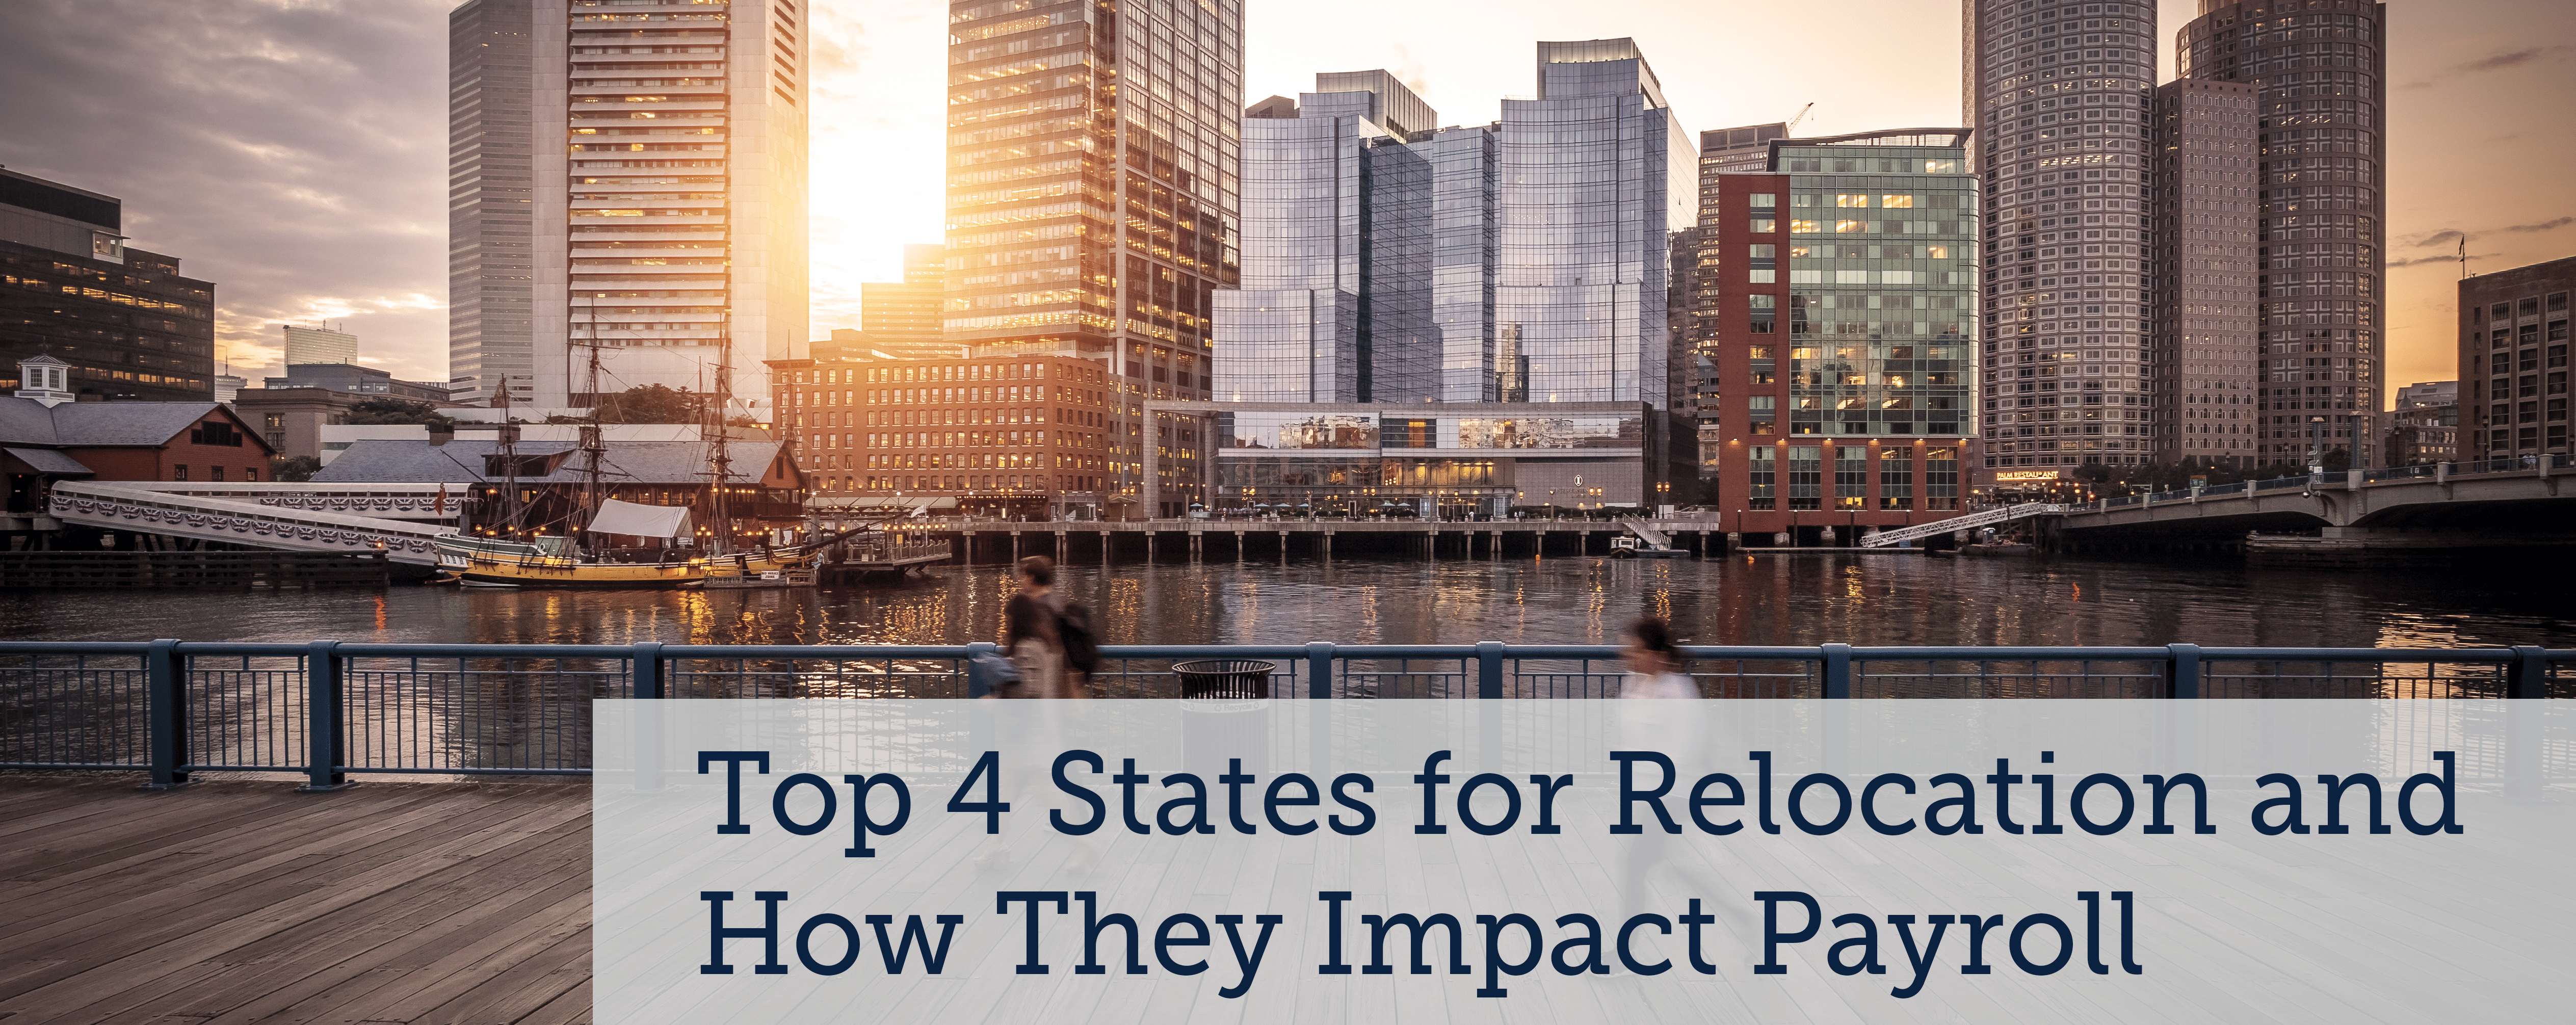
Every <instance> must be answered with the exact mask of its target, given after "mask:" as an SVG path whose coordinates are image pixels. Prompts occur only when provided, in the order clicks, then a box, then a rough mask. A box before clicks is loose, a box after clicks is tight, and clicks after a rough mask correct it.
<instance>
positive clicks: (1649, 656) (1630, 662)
mask: <svg viewBox="0 0 2576 1025" xmlns="http://www.w3.org/2000/svg"><path fill="white" fill-rule="evenodd" d="M1619 660H1620V662H1622V663H1624V664H1626V665H1627V667H1628V675H1626V676H1624V677H1621V678H1620V680H1619V696H1620V697H1623V698H1695V697H1698V696H1700V695H1699V684H1697V683H1695V682H1693V681H1692V680H1691V678H1690V677H1689V676H1688V675H1686V674H1684V673H1683V672H1682V652H1681V649H1680V648H1679V647H1677V646H1675V645H1674V644H1673V628H1672V624H1669V623H1666V622H1664V621H1663V620H1660V619H1656V618H1655V617H1653V616H1648V617H1646V618H1644V619H1640V620H1638V621H1636V622H1634V623H1631V624H1629V625H1628V646H1627V648H1626V649H1624V650H1622V651H1621V652H1620V653H1619Z"/></svg>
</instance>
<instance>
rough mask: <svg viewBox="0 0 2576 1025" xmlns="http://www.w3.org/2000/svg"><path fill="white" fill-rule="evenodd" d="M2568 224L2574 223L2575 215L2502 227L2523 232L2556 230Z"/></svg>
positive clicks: (2575, 220)
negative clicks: (2536, 222)
mask: <svg viewBox="0 0 2576 1025" xmlns="http://www.w3.org/2000/svg"><path fill="white" fill-rule="evenodd" d="M2570 224H2576V217H2561V218H2558V219H2556V220H2550V221H2542V222H2540V223H2538V224H2516V225H2513V226H2512V227H2509V228H2506V229H2504V230H2506V231H2523V232H2532V231H2556V230H2558V229H2560V228H2564V227H2566V226H2568V225H2570Z"/></svg>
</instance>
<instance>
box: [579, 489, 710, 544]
mask: <svg viewBox="0 0 2576 1025" xmlns="http://www.w3.org/2000/svg"><path fill="white" fill-rule="evenodd" d="M689 530H690V524H689V508H688V507H687V506H684V505H638V504H636V503H634V502H620V501H618V500H616V499H614V498H611V499H608V500H606V501H603V502H601V503H600V504H599V515H598V516H595V517H592V518H591V521H590V532H591V533H593V534H626V535H629V536H633V537H662V538H670V537H687V536H688V535H689Z"/></svg>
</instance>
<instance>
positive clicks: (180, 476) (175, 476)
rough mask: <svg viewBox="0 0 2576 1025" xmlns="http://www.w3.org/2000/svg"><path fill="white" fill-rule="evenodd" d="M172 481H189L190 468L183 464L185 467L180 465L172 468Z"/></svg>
mask: <svg viewBox="0 0 2576 1025" xmlns="http://www.w3.org/2000/svg"><path fill="white" fill-rule="evenodd" d="M170 479H171V480H187V479H188V467H187V466H186V465H184V464H183V465H179V466H173V467H171V468H170Z"/></svg>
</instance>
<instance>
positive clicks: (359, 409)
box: [341, 398, 453, 427]
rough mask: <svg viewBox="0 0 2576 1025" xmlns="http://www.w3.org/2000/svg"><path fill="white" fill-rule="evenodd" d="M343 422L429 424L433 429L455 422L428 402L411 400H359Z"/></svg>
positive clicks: (350, 408) (351, 407)
mask: <svg viewBox="0 0 2576 1025" xmlns="http://www.w3.org/2000/svg"><path fill="white" fill-rule="evenodd" d="M341 422H342V423H351V424H428V425H430V426H432V427H438V426H443V425H446V424H448V423H452V422H453V421H450V420H449V419H448V418H447V417H446V416H445V415H444V414H441V413H440V412H439V411H438V407H436V406H433V405H430V404H429V403H426V402H414V401H412V400H410V399H396V398H381V399H359V400H358V402H357V404H356V405H353V406H350V407H349V412H348V415H347V417H346V418H345V419H343V420H342V421H341Z"/></svg>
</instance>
